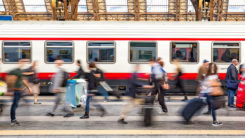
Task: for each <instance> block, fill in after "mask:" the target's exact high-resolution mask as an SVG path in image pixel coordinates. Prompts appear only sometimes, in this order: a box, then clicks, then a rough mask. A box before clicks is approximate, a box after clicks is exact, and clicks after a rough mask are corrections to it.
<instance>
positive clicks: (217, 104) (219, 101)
mask: <svg viewBox="0 0 245 138" xmlns="http://www.w3.org/2000/svg"><path fill="white" fill-rule="evenodd" d="M225 102H226V100H225V96H223V95H222V96H213V97H212V100H211V104H212V107H213V109H214V110H217V109H220V108H223V107H225Z"/></svg>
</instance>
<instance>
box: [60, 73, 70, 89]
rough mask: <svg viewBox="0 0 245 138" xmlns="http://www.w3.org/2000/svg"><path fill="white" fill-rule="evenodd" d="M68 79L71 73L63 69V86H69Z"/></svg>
mask: <svg viewBox="0 0 245 138" xmlns="http://www.w3.org/2000/svg"><path fill="white" fill-rule="evenodd" d="M68 79H69V73H68V72H66V71H64V70H63V81H62V83H61V87H66V86H67V81H68Z"/></svg>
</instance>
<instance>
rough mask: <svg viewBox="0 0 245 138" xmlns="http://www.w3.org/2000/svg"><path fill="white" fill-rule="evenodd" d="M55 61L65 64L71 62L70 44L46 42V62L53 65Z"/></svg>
mask: <svg viewBox="0 0 245 138" xmlns="http://www.w3.org/2000/svg"><path fill="white" fill-rule="evenodd" d="M57 59H61V60H63V61H64V62H65V63H72V62H73V43H72V42H46V62H48V63H53V62H54V61H55V60H57Z"/></svg>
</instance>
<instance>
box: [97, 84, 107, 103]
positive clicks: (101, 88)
mask: <svg viewBox="0 0 245 138" xmlns="http://www.w3.org/2000/svg"><path fill="white" fill-rule="evenodd" d="M97 90H98V91H99V93H100V94H101V95H102V96H104V97H105V100H108V92H107V91H106V90H105V88H103V87H102V86H101V85H99V86H98V88H97Z"/></svg>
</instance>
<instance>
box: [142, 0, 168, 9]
mask: <svg viewBox="0 0 245 138" xmlns="http://www.w3.org/2000/svg"><path fill="white" fill-rule="evenodd" d="M146 5H147V12H168V0H147V1H146Z"/></svg>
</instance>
